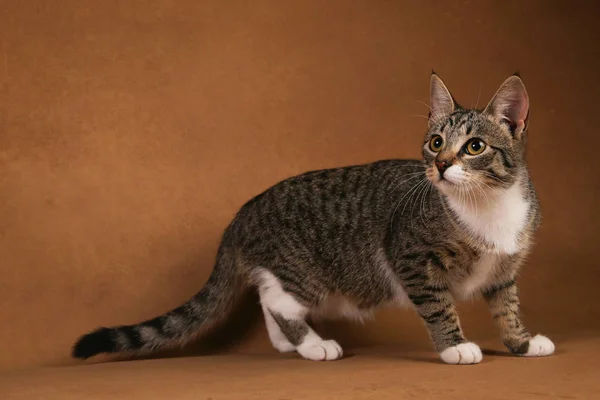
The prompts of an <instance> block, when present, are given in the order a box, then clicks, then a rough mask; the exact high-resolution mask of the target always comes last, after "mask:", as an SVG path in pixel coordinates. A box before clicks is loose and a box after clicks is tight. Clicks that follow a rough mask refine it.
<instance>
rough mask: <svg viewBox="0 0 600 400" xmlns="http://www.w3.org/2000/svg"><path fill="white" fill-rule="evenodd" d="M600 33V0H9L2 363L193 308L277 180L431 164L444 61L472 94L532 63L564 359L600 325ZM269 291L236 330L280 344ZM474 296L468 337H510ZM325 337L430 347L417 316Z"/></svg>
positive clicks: (2, 40) (546, 275)
mask: <svg viewBox="0 0 600 400" xmlns="http://www.w3.org/2000/svg"><path fill="white" fill-rule="evenodd" d="M598 32H599V31H598V7H597V6H596V5H595V2H593V1H589V2H584V1H543V0H538V1H533V0H530V1H496V2H492V1H427V2H426V1H422V2H419V1H367V0H365V1H342V0H339V1H316V0H315V1H305V0H303V1H282V2H279V1H252V2H247V1H226V2H220V1H192V0H187V1H167V0H162V1H128V2H116V1H93V0H89V1H88V0H85V1H82V0H77V1H75V0H68V1H56V2H49V1H17V0H12V1H10V0H8V1H3V2H2V4H1V5H0V323H1V328H0V367H1V368H16V367H25V366H48V365H63V364H67V363H71V364H74V363H76V362H75V361H72V360H70V359H69V351H70V346H71V345H72V343H73V341H74V340H75V339H76V337H77V336H78V335H80V334H81V333H84V332H85V331H87V330H89V329H92V328H95V327H96V326H98V325H112V324H123V323H132V322H137V321H139V320H141V319H145V318H148V317H152V316H155V315H157V314H159V313H162V312H164V311H166V310H168V309H170V308H171V307H174V306H176V305H179V304H180V303H181V302H183V301H184V300H185V299H187V298H188V297H189V296H190V295H192V294H193V293H194V292H196V291H197V290H198V289H199V288H200V287H201V286H202V284H203V283H204V281H205V279H206V278H207V276H208V274H209V272H210V270H211V268H212V262H213V259H214V255H215V251H216V246H217V244H218V238H219V235H220V234H221V232H222V230H223V229H224V227H225V226H226V224H227V223H228V221H229V220H230V218H232V216H233V214H234V213H235V212H236V210H237V209H238V208H239V207H240V206H241V205H242V204H243V203H244V202H245V201H246V200H248V199H249V198H250V197H251V196H253V195H255V194H257V193H259V192H260V191H262V190H264V189H265V188H267V187H268V186H270V185H272V184H274V183H275V182H277V181H278V180H280V179H283V178H285V177H287V176H290V175H293V174H297V173H300V172H304V171H306V170H311V169H318V168H324V167H333V166H339V165H348V164H356V163H364V162H370V161H374V160H377V159H384V158H414V157H418V156H419V154H420V143H421V140H422V135H423V133H424V131H425V129H426V121H425V119H424V118H422V116H424V115H426V114H427V108H426V106H424V105H423V104H421V103H420V101H423V102H427V101H428V98H427V96H428V85H429V73H430V70H431V68H435V69H436V71H437V72H439V73H440V74H441V76H442V77H443V78H444V79H445V81H446V83H447V84H448V86H449V87H450V89H451V90H452V91H453V93H454V95H455V97H456V98H457V99H458V101H459V102H462V103H463V104H464V105H466V106H474V105H475V104H476V103H478V104H479V105H480V106H483V105H484V104H485V103H486V102H487V101H488V100H489V98H490V96H491V95H492V94H493V92H494V91H495V90H496V88H497V86H498V85H499V84H500V83H501V82H502V81H503V80H504V79H505V78H506V77H507V76H508V75H510V74H512V73H513V72H515V71H516V70H520V71H521V73H522V76H523V78H524V80H525V83H526V85H527V88H528V90H529V94H530V98H531V125H530V147H529V160H530V168H531V173H532V176H533V179H534V182H535V184H536V185H537V188H538V191H539V195H540V198H541V202H542V205H543V210H544V212H545V219H544V224H543V226H542V228H541V231H540V233H539V235H538V239H537V245H536V247H535V250H534V252H533V254H532V256H531V259H530V261H529V263H528V264H527V266H526V267H525V269H524V270H523V273H522V279H521V281H522V292H523V294H522V299H523V309H524V312H525V315H526V319H527V322H528V325H529V327H530V329H531V330H533V331H543V332H546V333H548V334H549V335H554V337H556V338H559V349H560V342H561V341H563V342H564V343H568V341H570V340H577V339H578V338H581V337H585V336H589V335H593V334H594V332H595V331H594V329H597V328H598V327H600V323H599V322H598V320H599V317H600V306H599V305H598V300H599V299H600V297H599V295H598V283H599V280H598V278H599V277H600V273H599V262H600V256H599V254H600V253H599V252H598V251H597V250H598V239H599V233H598V230H599V228H600V224H599V218H600V213H599V212H598V210H597V202H596V199H597V198H598V196H599V195H600V185H599V179H598V173H599V172H600V165H599V159H600V157H599V156H598V129H599V128H598V127H599V124H598V108H599V106H600V101H599V100H598V96H599V93H600V78H599V75H598V71H599V70H600V58H599V54H598V53H599V46H598V43H599V40H600V35H599V33H598ZM255 301H256V299H255V298H252V297H251V298H250V299H249V300H248V304H249V305H248V306H246V307H244V308H243V309H242V310H241V311H240V312H238V313H237V314H236V315H235V316H233V321H234V323H233V324H232V325H230V326H228V327H227V328H226V329H225V332H224V333H220V335H224V337H225V338H231V339H233V340H234V343H236V344H237V345H238V350H243V351H250V352H253V353H257V352H261V353H265V354H270V353H271V352H272V351H274V350H271V349H270V345H269V344H268V341H267V339H266V334H265V332H264V328H263V325H262V322H260V323H259V318H260V314H259V312H258V308H257V307H256V306H255V304H254V302H255ZM461 308H462V318H463V321H464V324H465V326H466V329H467V333H468V335H469V337H471V338H472V339H475V340H486V339H488V338H495V337H496V336H495V334H496V332H495V330H494V329H493V325H492V321H491V318H489V317H488V315H487V312H486V310H485V307H484V306H483V305H482V304H481V303H479V302H477V303H473V304H466V305H463V306H462V307H461ZM246 326H249V328H245V327H246ZM321 330H323V331H324V332H326V333H328V334H330V335H332V336H333V337H335V338H337V339H339V340H340V342H341V343H342V344H343V345H345V346H347V347H350V348H351V347H355V346H366V345H373V344H379V345H386V346H389V348H392V347H393V348H395V349H414V348H422V349H426V350H429V349H430V345H429V341H428V338H427V334H426V332H425V330H424V328H423V327H422V326H421V324H420V322H419V320H418V318H417V317H416V316H415V315H414V314H413V313H412V312H410V311H385V312H382V313H380V314H379V315H378V318H377V320H376V321H374V322H369V323H367V324H366V325H364V326H360V325H353V324H346V323H331V324H326V325H325V326H322V327H321ZM218 341H219V340H217V342H218ZM194 349H195V347H194V346H192V347H191V348H188V349H187V350H184V351H180V352H178V353H177V354H180V355H181V354H195V353H194V351H196V350H197V349H196V350H194Z"/></svg>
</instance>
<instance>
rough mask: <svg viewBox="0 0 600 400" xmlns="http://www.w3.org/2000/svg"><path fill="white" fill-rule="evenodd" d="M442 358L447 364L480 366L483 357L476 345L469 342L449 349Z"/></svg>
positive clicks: (442, 354) (443, 352)
mask: <svg viewBox="0 0 600 400" xmlns="http://www.w3.org/2000/svg"><path fill="white" fill-rule="evenodd" d="M440 358H441V359H442V361H444V362H445V363H446V364H478V363H480V362H481V359H482V358H483V355H482V354H481V349H480V348H479V346H477V345H476V344H475V343H471V342H467V343H461V344H459V345H456V346H452V347H448V348H447V349H446V350H444V351H442V352H441V353H440Z"/></svg>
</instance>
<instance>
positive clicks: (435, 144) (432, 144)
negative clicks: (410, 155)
mask: <svg viewBox="0 0 600 400" xmlns="http://www.w3.org/2000/svg"><path fill="white" fill-rule="evenodd" d="M443 145H444V139H442V137H441V136H440V135H435V136H434V137H432V138H431V140H430V141H429V148H430V149H431V151H433V152H434V153H438V152H439V151H440V150H441V149H442V146H443Z"/></svg>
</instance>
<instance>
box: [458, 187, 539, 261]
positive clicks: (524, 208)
mask: <svg viewBox="0 0 600 400" xmlns="http://www.w3.org/2000/svg"><path fill="white" fill-rule="evenodd" d="M447 199H448V203H449V205H450V207H451V208H452V210H453V211H454V212H455V213H456V215H457V216H458V218H459V219H460V221H461V222H462V223H463V224H464V225H465V226H466V227H467V229H469V230H470V231H471V232H472V233H474V234H475V235H477V236H479V237H481V238H483V239H484V240H485V241H486V242H488V243H490V244H492V245H494V247H495V248H496V251H497V252H498V253H499V254H502V253H504V254H514V253H516V252H518V251H519V249H520V246H519V233H520V232H521V231H522V230H523V228H524V227H525V225H526V223H527V217H528V213H529V207H530V204H529V202H528V201H527V200H526V199H525V196H524V194H523V190H522V188H521V185H519V184H515V185H513V186H512V187H511V188H509V189H506V190H502V191H498V192H497V193H494V194H488V195H487V197H477V198H475V199H469V197H468V196H467V197H465V196H458V195H448V196H447Z"/></svg>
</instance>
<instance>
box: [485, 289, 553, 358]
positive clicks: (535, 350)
mask: <svg viewBox="0 0 600 400" xmlns="http://www.w3.org/2000/svg"><path fill="white" fill-rule="evenodd" d="M483 297H484V298H485V299H486V301H487V303H488V305H489V308H490V310H491V312H492V316H493V317H494V319H495V320H496V323H497V324H498V326H499V327H500V331H501V335H502V341H503V342H504V345H505V346H506V347H507V348H508V350H509V351H510V352H511V353H513V354H517V355H520V356H528V357H541V356H548V355H550V354H552V353H554V343H552V341H551V340H550V339H548V338H547V337H545V336H542V335H536V336H534V337H532V336H531V334H530V333H529V332H528V331H527V329H526V328H525V326H524V325H523V323H522V321H521V316H520V311H519V310H520V305H519V291H518V289H517V284H516V282H515V280H514V278H508V279H505V280H503V281H500V282H498V283H495V284H494V285H492V286H490V287H488V288H486V289H485V290H484V291H483Z"/></svg>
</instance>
